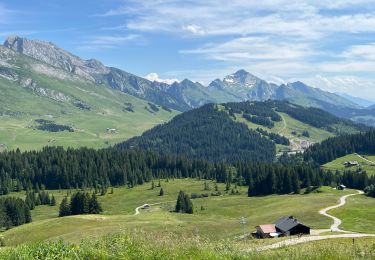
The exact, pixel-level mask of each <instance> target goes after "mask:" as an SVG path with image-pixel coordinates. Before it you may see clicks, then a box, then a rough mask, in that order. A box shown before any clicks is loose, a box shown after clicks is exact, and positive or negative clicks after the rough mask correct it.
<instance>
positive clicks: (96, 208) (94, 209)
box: [89, 193, 103, 214]
mask: <svg viewBox="0 0 375 260" xmlns="http://www.w3.org/2000/svg"><path fill="white" fill-rule="evenodd" d="M102 211H103V209H102V206H101V205H100V203H99V201H98V199H97V197H96V195H95V193H93V194H92V196H91V198H90V202H89V213H90V214H99V213H101V212H102Z"/></svg>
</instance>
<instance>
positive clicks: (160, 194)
mask: <svg viewBox="0 0 375 260" xmlns="http://www.w3.org/2000/svg"><path fill="white" fill-rule="evenodd" d="M159 196H164V190H163V188H160V192H159Z"/></svg>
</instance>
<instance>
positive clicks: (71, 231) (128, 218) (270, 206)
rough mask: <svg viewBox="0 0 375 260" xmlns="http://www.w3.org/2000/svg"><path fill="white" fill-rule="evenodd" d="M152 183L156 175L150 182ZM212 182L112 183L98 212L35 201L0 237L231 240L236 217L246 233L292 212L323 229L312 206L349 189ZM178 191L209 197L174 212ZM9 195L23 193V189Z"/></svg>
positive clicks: (325, 223) (16, 240) (13, 241)
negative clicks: (297, 191) (62, 212)
mask: <svg viewBox="0 0 375 260" xmlns="http://www.w3.org/2000/svg"><path fill="white" fill-rule="evenodd" d="M157 184H158V181H157V180H156V181H155V186H157ZM214 185H215V184H214V183H213V182H211V181H210V182H209V188H210V190H209V191H207V190H204V181H199V180H192V179H183V180H181V179H179V180H177V179H175V180H172V179H170V180H168V181H167V180H162V181H161V187H162V188H163V190H164V196H159V191H160V188H159V187H155V188H154V189H153V190H152V189H151V183H146V184H143V185H140V186H137V187H135V188H132V189H129V188H126V187H119V188H114V191H113V194H111V193H110V192H109V193H107V194H106V195H104V196H99V200H100V202H101V203H102V207H103V210H104V211H103V213H102V214H100V215H80V216H69V217H63V218H59V217H58V205H56V206H54V207H51V206H38V207H36V209H35V210H33V211H32V218H33V222H32V223H30V224H26V225H22V226H19V227H15V228H12V229H10V230H7V231H5V232H3V233H1V234H0V236H2V237H3V238H4V240H5V243H6V245H8V246H15V245H19V244H23V243H27V242H30V241H33V242H40V241H44V240H58V239H63V240H64V241H67V242H75V243H77V242H79V241H80V240H81V239H84V238H87V237H89V238H93V237H100V236H102V235H105V234H108V233H118V232H130V231H132V232H136V231H137V230H142V231H147V232H171V233H174V234H181V235H194V234H199V235H200V236H202V237H205V238H207V239H210V240H221V239H229V240H233V239H235V237H237V236H239V235H241V234H242V232H243V231H242V226H241V225H240V224H239V219H240V218H241V217H242V216H243V217H245V218H246V220H247V224H246V232H252V231H253V230H254V227H255V226H256V225H259V224H267V223H272V222H274V221H275V220H277V219H278V218H280V217H282V216H288V215H292V216H295V217H296V218H298V219H299V220H300V221H301V222H302V223H304V224H306V225H308V226H310V227H312V228H313V229H327V228H329V226H330V225H331V224H332V223H331V219H329V218H326V217H324V216H321V215H319V214H318V211H319V210H320V209H322V208H325V207H328V206H330V205H334V204H336V203H337V201H338V198H339V197H340V196H342V195H344V194H349V193H353V192H355V191H353V190H346V191H337V190H335V189H332V188H331V187H322V188H321V189H320V190H319V192H316V193H311V194H308V195H281V196H280V195H271V196H265V197H250V198H249V197H247V188H246V187H237V188H235V187H232V188H233V189H235V190H237V191H238V194H235V195H230V194H231V192H228V193H227V192H225V190H224V189H225V187H224V184H218V190H219V191H221V192H222V195H221V196H211V193H212V192H214ZM180 190H184V191H186V192H188V193H189V194H192V193H195V194H204V193H208V194H209V195H210V196H209V197H207V198H199V199H194V200H193V204H194V214H192V215H189V214H178V213H174V212H171V211H173V209H174V207H175V201H176V198H177V194H178V192H179V191H180ZM49 192H50V193H51V194H54V196H55V197H56V200H57V204H59V203H60V201H61V200H62V198H63V197H64V196H66V194H67V193H69V191H66V190H61V191H49ZM71 192H73V191H71ZM11 195H13V196H20V197H24V196H25V195H24V193H13V194H11ZM146 203H147V204H150V205H151V209H149V210H142V209H141V210H140V211H141V212H140V214H139V215H134V213H135V208H136V207H138V206H141V205H143V204H146ZM154 204H155V205H154ZM373 213H375V210H373ZM364 217H365V216H364ZM344 223H345V222H344ZM369 224H371V223H369Z"/></svg>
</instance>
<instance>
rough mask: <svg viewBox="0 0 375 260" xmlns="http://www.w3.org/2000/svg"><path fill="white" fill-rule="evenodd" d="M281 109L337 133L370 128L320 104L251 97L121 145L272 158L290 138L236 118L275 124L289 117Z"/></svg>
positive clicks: (226, 157) (189, 115)
mask: <svg viewBox="0 0 375 260" xmlns="http://www.w3.org/2000/svg"><path fill="white" fill-rule="evenodd" d="M280 112H282V113H286V114H288V115H289V116H290V117H292V118H294V119H296V120H298V121H300V122H303V123H306V124H308V125H311V126H313V127H317V128H320V129H324V130H326V131H329V132H332V133H335V134H341V133H342V132H346V131H347V132H353V131H354V132H355V131H360V130H367V129H368V128H367V127H365V126H362V125H357V124H355V123H353V122H350V121H347V120H344V119H340V118H338V117H336V116H333V115H331V114H329V113H327V112H325V111H323V110H320V109H317V108H304V107H301V106H297V105H294V104H291V103H288V102H285V101H271V100H269V101H266V102H249V101H248V102H240V103H226V104H220V105H215V104H208V105H205V106H203V107H200V108H198V109H194V110H192V111H189V112H186V113H183V114H181V115H179V116H176V117H175V118H174V119H172V120H171V121H170V122H168V123H166V124H163V125H159V126H156V127H154V128H153V129H151V130H149V131H146V132H145V133H144V134H143V135H142V136H140V137H134V138H131V139H130V140H128V141H126V142H124V143H121V144H119V145H117V147H118V148H120V149H141V150H148V151H153V152H156V153H159V154H163V155H183V156H186V157H188V158H191V159H205V160H210V161H225V162H234V161H240V160H245V161H247V160H249V161H258V162H272V161H273V159H274V157H275V151H276V148H275V143H276V144H283V145H288V144H289V140H287V138H285V137H282V136H280V135H278V134H275V133H267V132H265V131H260V130H255V129H249V128H248V127H247V126H246V125H245V124H242V123H239V122H237V121H235V119H236V117H238V116H240V117H243V118H245V119H246V120H248V121H250V122H252V123H254V124H257V125H261V126H265V127H268V128H270V129H272V128H274V125H275V122H280V121H282V120H283V119H282V116H281V115H280V114H279V113H280ZM304 135H305V136H309V133H308V132H307V131H305V132H304Z"/></svg>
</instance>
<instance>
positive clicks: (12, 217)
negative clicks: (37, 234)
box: [0, 197, 31, 229]
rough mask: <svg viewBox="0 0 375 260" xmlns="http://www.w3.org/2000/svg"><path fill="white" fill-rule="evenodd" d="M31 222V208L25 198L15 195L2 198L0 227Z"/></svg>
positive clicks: (7, 227)
mask: <svg viewBox="0 0 375 260" xmlns="http://www.w3.org/2000/svg"><path fill="white" fill-rule="evenodd" d="M30 222H31V214H30V208H29V207H28V206H27V204H26V203H25V201H24V200H22V199H20V198H15V197H5V198H0V229H2V228H5V229H9V228H11V227H14V226H20V225H23V224H25V223H30Z"/></svg>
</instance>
